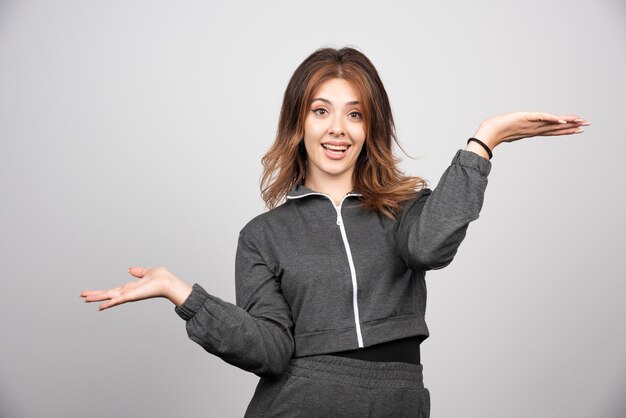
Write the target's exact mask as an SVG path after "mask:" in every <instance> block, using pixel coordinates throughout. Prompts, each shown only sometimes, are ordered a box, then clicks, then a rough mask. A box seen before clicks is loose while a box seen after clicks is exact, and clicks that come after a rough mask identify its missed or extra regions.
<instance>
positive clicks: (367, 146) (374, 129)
mask: <svg viewBox="0 0 626 418" xmlns="http://www.w3.org/2000/svg"><path fill="white" fill-rule="evenodd" d="M333 78H342V79H345V80H346V81H348V82H349V83H350V84H351V85H352V87H353V88H354V89H355V90H356V92H357V94H358V95H359V101H360V102H362V103H363V119H364V122H365V124H366V125H365V126H366V129H365V143H364V145H363V149H362V150H361V153H360V154H359V157H358V159H357V162H356V166H355V169H354V173H353V179H352V183H353V189H354V190H355V191H357V192H358V193H361V194H362V197H361V202H362V203H363V205H364V206H366V207H369V208H372V209H374V210H376V211H378V212H379V213H381V214H383V215H386V216H388V217H390V218H392V219H396V216H397V214H398V210H399V208H400V205H401V204H402V202H405V201H407V200H409V199H411V198H413V197H414V196H415V195H416V193H417V192H418V191H419V190H420V189H422V188H425V187H427V184H426V181H425V180H423V179H422V178H420V177H411V176H406V175H404V173H403V172H402V171H401V170H400V169H399V168H398V163H399V162H400V160H399V159H398V158H397V157H395V156H394V155H393V144H394V143H395V144H396V145H398V147H400V144H399V143H398V139H397V137H396V129H395V124H394V121H393V115H392V113H391V105H390V104H389V97H388V96H387V92H386V91H385V88H384V86H383V83H382V81H381V79H380V76H379V75H378V72H377V71H376V68H375V67H374V65H373V64H372V63H371V61H370V60H369V59H368V58H367V57H366V56H365V55H364V54H363V53H361V52H359V51H357V50H356V49H354V48H349V47H345V48H341V49H335V48H321V49H318V50H317V51H315V52H314V53H312V54H311V55H309V56H308V57H307V58H306V59H305V60H304V61H303V62H302V64H300V65H299V66H298V68H297V69H296V71H295V72H294V73H293V75H292V76H291V80H289V84H288V85H287V89H286V90H285V94H284V97H283V104H282V107H281V110H280V117H279V121H278V130H277V133H276V140H275V141H274V144H273V145H272V146H271V148H270V149H269V151H268V152H267V153H266V154H265V155H264V156H263V159H262V160H261V161H262V163H263V174H262V176H261V196H262V197H263V200H264V201H265V204H266V205H267V207H268V208H270V209H272V208H274V207H276V206H278V205H279V204H280V203H281V202H282V201H283V199H284V198H285V197H286V196H287V193H288V192H289V190H291V188H293V187H294V186H295V185H297V184H302V183H303V182H304V176H305V174H306V160H307V154H306V150H305V148H304V141H303V137H304V122H305V119H306V116H307V113H308V110H309V106H310V102H311V100H312V99H313V94H314V93H315V92H316V90H317V89H318V88H319V86H320V85H321V84H322V83H324V82H325V81H327V80H330V79H333ZM400 149H402V148H401V147H400Z"/></svg>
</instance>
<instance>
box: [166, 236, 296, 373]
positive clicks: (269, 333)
mask: <svg viewBox="0 0 626 418" xmlns="http://www.w3.org/2000/svg"><path fill="white" fill-rule="evenodd" d="M254 242H255V240H254V239H253V237H252V234H250V233H249V232H247V231H246V229H245V228H244V230H242V231H241V233H240V235H239V244H238V247H237V256H236V262H235V284H236V299H237V305H234V304H232V303H229V302H225V301H223V300H222V299H220V298H218V297H216V296H213V295H210V294H208V293H207V292H206V291H205V290H204V289H203V288H202V287H201V286H200V285H199V284H197V283H194V285H193V288H192V292H191V294H190V295H189V297H188V298H187V299H186V300H185V302H184V303H183V304H182V305H180V306H179V307H177V308H175V311H176V313H177V314H178V315H179V316H180V317H181V318H183V319H184V320H185V321H187V324H186V327H187V334H188V335H189V338H191V340H193V341H195V342H196V343H198V344H200V346H202V347H203V348H204V349H205V350H206V351H208V352H209V353H211V354H215V355H217V356H219V357H220V358H222V359H223V360H224V361H226V362H228V363H230V364H232V365H235V366H237V367H239V368H241V369H243V370H247V371H250V372H252V373H255V374H256V375H258V376H261V377H262V376H273V375H280V374H282V373H283V372H284V371H285V370H286V368H287V366H288V364H289V361H290V359H291V356H292V354H293V350H294V340H293V334H292V325H293V324H292V316H291V310H290V308H289V305H288V304H287V302H286V301H285V299H284V297H283V295H282V292H281V290H280V285H279V283H278V282H277V280H276V277H275V275H274V273H273V272H272V270H271V269H270V268H269V267H268V266H267V264H266V263H265V261H264V259H263V257H262V255H261V253H260V252H259V251H258V249H257V246H256V245H255V244H254Z"/></svg>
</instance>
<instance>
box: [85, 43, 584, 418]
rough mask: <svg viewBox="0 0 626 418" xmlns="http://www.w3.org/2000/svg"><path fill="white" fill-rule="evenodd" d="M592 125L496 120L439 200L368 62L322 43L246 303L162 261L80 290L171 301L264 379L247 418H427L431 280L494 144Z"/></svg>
mask: <svg viewBox="0 0 626 418" xmlns="http://www.w3.org/2000/svg"><path fill="white" fill-rule="evenodd" d="M586 125H589V122H586V121H585V120H584V119H582V118H580V117H578V116H577V115H555V114H550V113H542V112H515V113H506V114H502V115H497V116H493V117H491V118H488V119H487V120H485V121H484V122H483V123H481V124H480V126H479V128H478V130H477V131H476V132H475V133H474V136H473V137H472V138H470V139H469V140H468V142H467V146H466V147H465V149H459V150H458V151H457V152H456V154H455V155H454V157H453V159H452V162H451V164H450V166H449V167H448V168H447V169H446V171H445V172H444V174H443V176H442V177H441V180H440V181H439V184H438V186H437V188H436V189H435V190H430V189H429V188H427V187H426V184H425V182H424V181H423V180H422V179H421V178H419V177H412V176H406V175H404V174H403V173H402V172H401V171H400V170H399V168H398V165H397V163H398V160H397V159H396V157H394V154H393V144H394V142H397V141H396V134H395V128H394V122H393V117H392V114H391V107H390V104H389V100H388V98H387V93H386V92H385V89H384V87H383V84H382V81H381V80H380V78H379V76H378V73H377V72H376V69H375V68H374V66H373V65H372V63H371V62H370V61H369V59H368V58H367V57H366V56H365V55H363V54H362V53H361V52H359V51H357V50H355V49H352V48H342V49H338V50H337V49H332V48H325V49H320V50H318V51H315V52H314V53H313V54H311V55H310V56H309V57H308V58H307V59H306V60H305V61H304V62H303V63H302V64H301V65H300V66H299V67H298V68H297V69H296V71H295V72H294V74H293V76H292V78H291V80H290V82H289V84H288V86H287V90H286V92H285V95H284V100H283V105H282V109H281V113H280V120H279V124H278V132H277V135H276V140H275V141H274V144H273V145H272V147H271V148H270V150H269V151H268V152H267V154H266V155H265V156H264V157H263V165H264V172H263V176H262V182H261V192H262V196H263V198H264V200H265V202H266V204H267V206H268V207H269V208H270V210H269V211H267V212H265V213H263V214H261V215H259V216H257V217H255V218H254V219H252V220H251V221H250V222H248V224H246V225H245V227H244V228H243V229H242V230H241V232H240V235H239V244H238V247H237V256H236V260H235V285H236V299H237V300H236V304H232V303H229V302H226V301H224V300H222V299H220V298H218V297H216V296H214V295H211V294H209V293H207V292H206V291H205V290H204V288H203V287H202V286H200V285H199V284H198V283H194V284H193V286H189V285H188V284H187V283H186V282H185V281H184V280H182V279H180V278H178V277H176V276H174V275H173V274H172V273H170V272H169V271H168V270H167V269H166V268H163V267H160V268H153V269H144V268H139V267H136V268H131V269H129V273H130V274H132V275H133V276H135V277H137V278H139V279H140V280H139V281H132V282H129V283H127V284H125V285H123V286H120V287H116V288H114V289H109V290H86V291H83V292H82V293H81V296H82V297H84V298H85V302H96V301H103V302H102V304H101V305H100V309H107V308H110V307H113V306H116V305H119V304H122V303H126V302H131V301H137V300H142V299H147V298H151V297H165V298H168V299H169V300H170V301H172V302H173V303H174V304H175V305H176V307H175V311H176V313H177V314H178V315H179V316H180V317H181V318H182V319H184V320H185V321H186V327H187V333H188V335H189V337H190V338H191V339H192V340H193V341H195V342H197V343H198V344H200V345H201V346H202V347H203V348H204V349H205V350H207V351H208V352H209V353H212V354H215V355H217V356H219V357H220V358H222V359H223V360H224V361H226V362H228V363H230V364H233V365H235V366H237V367H239V368H241V369H243V370H247V371H250V372H252V373H255V374H257V375H258V376H259V377H260V380H259V383H258V386H257V388H256V391H255V393H254V397H253V399H252V400H251V402H250V404H249V406H248V409H247V411H246V416H248V417H278V416H289V417H291V416H301V417H331V416H332V417H364V416H368V417H428V416H429V413H430V394H429V392H428V389H426V388H425V387H424V384H423V381H422V364H421V359H420V354H419V350H420V344H421V343H422V341H423V340H424V339H426V338H427V337H428V335H429V332H428V327H427V326H426V321H425V318H424V315H425V306H426V282H425V275H426V271H428V270H432V269H440V268H443V267H445V266H447V265H448V264H450V262H452V260H453V258H454V256H455V254H456V252H457V250H458V248H459V245H460V244H461V242H462V241H463V239H464V237H465V234H466V231H467V228H468V225H469V224H470V222H472V221H474V220H475V219H477V218H478V215H479V213H480V210H481V208H482V203H483V197H484V193H485V189H486V187H487V177H488V175H489V173H490V170H491V162H490V159H491V157H492V150H493V148H494V147H496V146H497V145H498V144H500V143H502V142H505V141H506V142H512V141H516V140H519V139H522V138H528V137H532V136H538V135H543V136H550V135H569V134H574V133H580V132H582V129H581V128H580V127H581V126H586Z"/></svg>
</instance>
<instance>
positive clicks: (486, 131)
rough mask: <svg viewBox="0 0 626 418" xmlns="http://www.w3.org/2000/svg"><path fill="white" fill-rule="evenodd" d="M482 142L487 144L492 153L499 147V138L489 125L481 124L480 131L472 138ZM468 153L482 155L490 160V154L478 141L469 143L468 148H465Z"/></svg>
mask: <svg viewBox="0 0 626 418" xmlns="http://www.w3.org/2000/svg"><path fill="white" fill-rule="evenodd" d="M472 137H473V138H476V139H478V140H480V141H481V142H482V143H483V144H485V145H486V146H487V147H488V148H489V149H490V150H491V151H493V149H494V148H495V147H496V145H498V136H497V134H496V133H495V132H494V130H493V129H491V128H490V127H489V126H488V125H485V124H481V125H480V127H479V128H478V130H477V131H476V132H475V133H474V135H473V136H472ZM465 150H466V151H471V152H473V153H475V154H478V155H480V156H481V157H484V158H487V159H490V156H489V153H488V152H487V150H486V149H485V148H484V147H483V146H482V145H481V144H479V143H478V142H476V141H469V142H468V144H467V147H465Z"/></svg>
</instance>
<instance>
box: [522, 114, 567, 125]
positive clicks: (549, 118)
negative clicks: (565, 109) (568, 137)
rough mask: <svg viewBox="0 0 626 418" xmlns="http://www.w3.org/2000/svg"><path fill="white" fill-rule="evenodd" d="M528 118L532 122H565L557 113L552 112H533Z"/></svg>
mask: <svg viewBox="0 0 626 418" xmlns="http://www.w3.org/2000/svg"><path fill="white" fill-rule="evenodd" d="M530 120H531V121H532V122H550V123H567V121H566V120H563V118H561V117H560V116H559V115H553V114H552V113H545V112H534V113H531V117H530Z"/></svg>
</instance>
